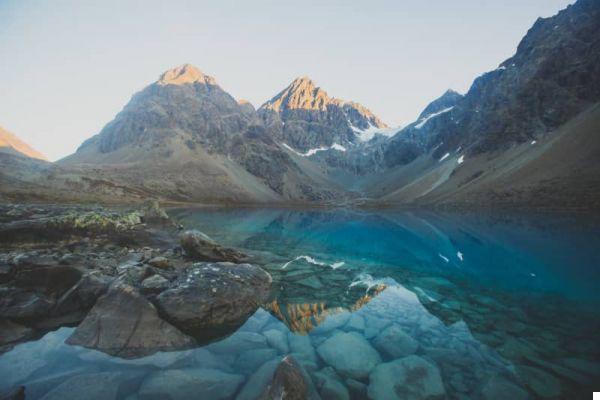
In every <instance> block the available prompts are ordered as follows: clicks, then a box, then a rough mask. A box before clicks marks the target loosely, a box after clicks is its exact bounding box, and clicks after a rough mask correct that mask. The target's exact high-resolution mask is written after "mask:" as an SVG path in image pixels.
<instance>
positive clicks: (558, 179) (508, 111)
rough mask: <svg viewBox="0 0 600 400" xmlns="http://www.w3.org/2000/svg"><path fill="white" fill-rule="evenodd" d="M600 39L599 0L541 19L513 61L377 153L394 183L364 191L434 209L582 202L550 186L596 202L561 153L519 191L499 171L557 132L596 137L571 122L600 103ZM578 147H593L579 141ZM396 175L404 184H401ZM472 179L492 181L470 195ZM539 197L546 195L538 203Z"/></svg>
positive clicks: (586, 158) (516, 164) (587, 161)
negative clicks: (455, 205)
mask: <svg viewBox="0 0 600 400" xmlns="http://www.w3.org/2000/svg"><path fill="white" fill-rule="evenodd" d="M599 32H600V2H598V1H597V0H579V1H578V2H577V3H575V4H574V5H572V6H569V7H567V8H566V9H565V10H563V11H561V12H559V13H558V14H557V15H555V16H553V17H550V18H545V19H541V18H540V19H538V21H536V23H535V24H534V26H533V27H532V28H531V29H530V30H529V31H528V33H527V35H526V36H525V37H524V38H523V40H522V41H521V43H520V44H519V46H518V48H517V52H516V54H515V55H514V56H513V57H511V58H509V59H508V60H506V61H505V62H503V63H502V64H501V65H500V67H499V68H498V69H496V70H494V71H491V72H488V73H486V74H483V75H482V76H481V77H479V78H477V79H476V80H475V81H474V83H473V85H472V86H471V88H470V89H469V91H468V92H467V94H466V95H465V96H464V97H455V98H454V100H453V103H448V104H445V105H444V106H441V105H439V103H438V104H437V107H434V106H436V102H433V103H432V104H431V105H430V106H429V107H428V109H429V110H428V109H426V110H425V111H424V112H423V114H422V115H421V116H420V117H419V119H418V120H417V121H415V122H414V123H413V124H410V125H408V126H407V127H406V128H404V129H403V130H402V131H400V132H399V133H398V134H397V135H395V136H394V137H393V138H392V139H391V140H389V141H388V142H386V143H384V144H383V145H382V146H381V147H380V148H379V149H378V151H379V152H380V153H381V154H382V156H381V157H380V159H379V161H380V162H381V164H382V165H384V167H385V169H386V171H387V172H386V175H387V176H388V177H386V178H382V179H381V180H382V181H385V182H387V185H385V186H383V185H381V184H380V183H379V182H369V185H368V188H367V189H366V190H367V191H368V192H369V194H370V196H372V197H375V198H378V197H382V200H383V201H385V202H388V201H390V202H395V203H398V202H399V203H409V204H429V205H431V204H445V203H461V202H462V203H467V204H468V203H475V201H476V199H479V200H481V199H485V201H487V202H494V203H501V204H518V203H521V202H525V199H530V200H527V201H531V202H532V203H531V204H535V203H536V202H537V203H539V204H546V205H548V204H551V203H552V202H553V201H555V202H556V205H557V206H560V205H565V206H571V205H572V204H573V203H577V201H576V200H577V199H575V201H568V199H566V198H565V197H564V196H562V195H561V194H560V193H558V192H553V191H551V190H542V189H541V188H542V187H546V186H545V185H546V183H547V182H549V181H551V182H554V184H555V185H558V186H560V187H561V188H562V190H564V191H566V192H567V193H568V192H569V190H572V191H573V192H574V193H575V192H576V193H578V194H581V196H583V197H582V198H581V199H580V203H582V204H583V203H585V204H590V201H592V200H593V199H591V198H590V196H591V195H590V193H588V192H586V193H584V192H585V191H584V190H583V189H581V188H580V183H579V181H578V179H577V176H576V175H573V174H570V173H567V172H568V171H570V168H571V164H570V163H571V161H570V159H569V157H568V156H566V155H561V154H560V153H559V152H556V151H553V152H550V153H548V154H547V155H545V156H544V157H543V159H544V160H547V159H548V157H555V158H554V160H553V163H554V165H555V166H554V167H553V168H550V169H547V170H546V172H545V173H544V174H533V175H531V174H528V178H527V180H526V182H524V183H523V185H522V186H520V187H518V188H516V187H514V186H513V183H515V182H512V181H506V180H503V178H502V179H501V178H500V175H498V174H499V172H498V171H499V169H504V168H508V169H515V168H517V169H518V168H521V167H522V166H523V165H525V164H529V163H530V162H533V161H532V160H531V159H530V158H529V156H525V155H524V156H523V158H520V157H518V156H517V153H518V150H517V149H529V147H528V146H531V145H530V143H531V142H533V143H541V142H544V143H545V142H546V141H547V140H550V138H552V137H554V136H559V132H563V133H561V134H560V135H566V136H565V137H569V138H570V139H565V140H568V141H571V140H575V139H573V137H574V136H573V135H588V136H592V135H594V134H595V133H594V130H593V129H591V130H589V129H588V130H584V131H582V132H579V131H577V130H578V129H579V128H577V127H575V128H568V127H569V126H571V125H568V124H569V122H570V121H575V120H576V118H584V117H583V116H580V114H581V113H585V112H586V110H590V109H591V108H593V107H594V105H595V103H597V102H598V101H600V34H599ZM585 115H587V117H585V118H587V119H589V121H588V124H591V125H594V124H595V122H594V121H595V120H596V119H597V118H598V116H597V115H596V114H595V113H593V112H591V114H585ZM578 116H579V117H578ZM577 126H578V125H577ZM586 126H587V125H586ZM566 131H568V132H569V134H567V133H564V132H566ZM593 140H594V139H593V138H589V140H588V141H592V142H593ZM576 142H577V143H584V142H585V143H588V142H587V141H586V140H583V138H580V139H578V140H576ZM538 147H540V146H538ZM538 147H536V148H538ZM592 148H594V147H592ZM571 151H573V152H575V149H571ZM577 153H578V156H577V157H580V158H582V160H581V165H580V168H583V166H584V165H588V166H589V171H588V172H589V173H591V174H592V175H598V170H597V169H594V168H595V166H596V161H595V159H593V158H592V157H594V156H595V155H596V154H595V153H594V152H593V151H592V152H590V151H588V149H583V148H582V149H579V151H578V152H577ZM540 157H541V156H540ZM507 160H510V162H509V161H507ZM507 162H508V164H506V163H507ZM535 165H537V164H535ZM583 169H585V168H583ZM408 171H410V173H407V172H408ZM460 171H465V172H466V171H471V174H472V175H469V176H465V175H464V174H462V173H460ZM394 176H398V177H399V178H398V180H397V182H396V184H394V179H393V178H392V177H394ZM503 176H504V175H503ZM400 177H402V178H400ZM513 178H514V179H516V177H513ZM535 179H539V181H538V182H536V181H535ZM476 180H480V181H481V182H483V181H486V182H488V184H485V185H483V184H481V185H479V184H477V185H475V184H474V183H471V184H470V186H472V187H473V189H470V190H466V189H462V186H463V185H464V182H465V181H468V182H471V181H473V182H474V181H476ZM591 185H592V186H591V188H590V190H597V186H595V183H594V182H591ZM475 187H477V189H475ZM503 188H506V190H504V189H503ZM513 189H514V190H513ZM540 190H542V192H543V197H544V198H543V199H539V201H537V200H535V201H534V197H535V193H538V194H539V193H541V192H540ZM486 191H487V192H486ZM495 193H496V194H497V195H495ZM499 193H502V194H499ZM596 196H600V192H596ZM479 200H478V201H479ZM592 203H595V201H592ZM487 204H489V203H487Z"/></svg>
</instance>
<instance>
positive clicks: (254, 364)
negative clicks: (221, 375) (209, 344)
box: [235, 348, 277, 373]
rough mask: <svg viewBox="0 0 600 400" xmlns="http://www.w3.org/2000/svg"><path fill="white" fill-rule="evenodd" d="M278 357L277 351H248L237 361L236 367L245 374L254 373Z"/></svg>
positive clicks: (266, 349)
mask: <svg viewBox="0 0 600 400" xmlns="http://www.w3.org/2000/svg"><path fill="white" fill-rule="evenodd" d="M276 356H277V350H275V349H269V348H265V349H251V350H246V351H244V352H243V353H242V354H240V355H239V357H238V358H237V359H236V360H235V367H236V368H237V369H239V370H240V371H241V372H243V373H249V372H254V371H256V369H257V368H258V367H260V366H261V365H263V364H264V363H266V362H267V361H269V360H272V359H274V358H275V357H276Z"/></svg>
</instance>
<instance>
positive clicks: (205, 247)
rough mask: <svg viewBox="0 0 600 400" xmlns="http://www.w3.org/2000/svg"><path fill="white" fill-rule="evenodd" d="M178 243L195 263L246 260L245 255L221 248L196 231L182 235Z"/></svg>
mask: <svg viewBox="0 0 600 400" xmlns="http://www.w3.org/2000/svg"><path fill="white" fill-rule="evenodd" d="M179 243H180V244H181V247H182V248H183V250H184V251H185V253H186V254H187V256H188V257H190V258H192V259H194V260H197V261H230V262H241V261H243V260H244V259H246V258H247V256H246V255H245V254H243V253H240V252H239V251H237V250H234V249H229V248H226V247H223V246H221V245H219V244H218V243H216V242H215V241H214V240H212V239H211V238H210V237H208V236H207V235H205V234H204V233H202V232H200V231H197V230H191V231H185V232H184V233H182V234H181V235H180V236H179Z"/></svg>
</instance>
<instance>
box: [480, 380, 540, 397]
mask: <svg viewBox="0 0 600 400" xmlns="http://www.w3.org/2000/svg"><path fill="white" fill-rule="evenodd" d="M481 396H482V397H483V399H484V400H504V399H511V400H527V399H528V398H529V395H528V394H527V392H526V391H525V390H523V389H521V388H520V387H518V386H517V385H515V384H514V383H512V382H509V381H507V380H506V379H504V378H502V377H499V376H493V377H492V378H490V380H489V381H488V382H487V383H486V385H485V386H484V387H483V389H482V390H481Z"/></svg>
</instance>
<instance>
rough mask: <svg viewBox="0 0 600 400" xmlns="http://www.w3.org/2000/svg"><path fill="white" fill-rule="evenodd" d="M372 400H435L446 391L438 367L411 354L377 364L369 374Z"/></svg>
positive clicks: (369, 391)
mask: <svg viewBox="0 0 600 400" xmlns="http://www.w3.org/2000/svg"><path fill="white" fill-rule="evenodd" d="M368 394H369V398H371V399H373V400H404V399H411V400H413V399H414V400H421V399H423V400H425V399H427V400H435V399H443V398H444V397H445V395H446V391H445V389H444V384H443V383H442V378H441V376H440V372H439V370H438V368H437V367H436V366H435V365H433V364H431V363H429V362H428V361H425V360H424V359H422V358H421V357H418V356H415V355H412V356H408V357H405V358H401V359H399V360H395V361H391V362H388V363H384V364H380V365H378V366H377V367H376V368H375V369H374V370H373V372H372V373H371V375H370V376H369V388H368Z"/></svg>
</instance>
